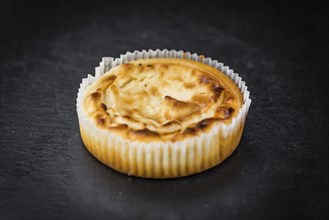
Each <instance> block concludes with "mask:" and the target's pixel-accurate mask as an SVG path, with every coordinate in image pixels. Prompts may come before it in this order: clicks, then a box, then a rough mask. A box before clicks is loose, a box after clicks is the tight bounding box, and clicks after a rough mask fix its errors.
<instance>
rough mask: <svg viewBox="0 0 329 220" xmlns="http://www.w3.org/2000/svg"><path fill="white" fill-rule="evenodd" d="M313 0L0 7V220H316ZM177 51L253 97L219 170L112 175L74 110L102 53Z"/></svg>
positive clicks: (319, 92) (318, 83)
mask: <svg viewBox="0 0 329 220" xmlns="http://www.w3.org/2000/svg"><path fill="white" fill-rule="evenodd" d="M325 8H326V7H325V6H324V4H319V3H315V2H312V3H308V4H302V3H301V2H297V1H296V2H290V3H287V1H279V2H278V1H276V2H266V3H257V4H256V3H254V4H250V3H243V2H232V3H228V2H219V3H218V2H216V4H215V3H211V2H202V1H199V2H192V3H191V2H179V3H175V2H172V1H170V2H167V3H160V2H157V1H154V2H142V1H140V2H133V3H126V2H123V1H116V2H105V1H104V2H102V1H96V2H91V1H90V2H87V1H85V2H84V1H73V2H64V1H63V2H56V1H43V2H39V1H26V2H23V1H1V13H0V16H1V17H0V20H1V21H0V22H1V23H0V24H1V30H0V74H1V78H0V79H1V82H0V83H1V84H0V91H1V93H0V94H1V102H0V119H1V128H0V137H1V140H0V143H1V148H0V149H1V151H0V153H1V154H0V156H1V161H0V162H1V164H0V165H1V166H0V187H1V188H0V218H1V219H72V218H76V219H281V218H284V219H292V218H299V219H326V218H327V217H328V197H329V195H328V133H329V132H328V124H329V123H328V122H329V120H328V103H329V99H328V92H329V91H328V86H329V84H328V74H329V71H328V70H329V68H328V66H329V64H328V60H329V59H328V58H329V57H328V51H329V45H328V44H329V43H328V39H329V36H328V35H329V34H328V30H329V25H328V23H329V22H328V20H329V19H328V13H326V10H325ZM149 48H152V49H156V48H160V49H163V48H169V49H171V48H172V49H182V50H187V51H192V52H197V53H199V54H204V55H206V56H209V57H212V58H214V59H218V60H220V61H222V62H224V63H225V64H226V65H229V66H230V67H231V68H233V69H234V70H235V71H236V72H238V73H240V74H241V75H242V77H243V79H244V80H245V81H246V82H247V85H248V86H249V89H250V91H251V98H252V100H253V103H252V106H251V109H250V112H249V115H248V118H247V123H246V126H245V130H244V134H243V137H242V140H241V143H240V145H239V147H238V148H237V150H236V151H235V152H234V154H233V155H232V156H231V157H230V158H229V159H228V160H226V161H225V162H224V163H223V164H221V165H219V166H217V167H215V168H213V169H211V170H209V171H207V172H204V173H201V174H198V175H194V176H191V177H187V178H181V179H176V180H145V179H140V178H134V177H128V176H126V175H123V174H119V173H117V172H115V171H113V170H111V169H109V168H107V167H105V166H104V165H102V164H101V163H99V162H98V161H97V160H96V159H94V158H93V157H92V156H91V155H90V154H89V153H88V152H87V151H86V150H85V148H84V146H83V144H82V142H81V139H80V136H79V128H78V121H77V116H76V110H75V104H76V103H75V102H76V101H75V99H76V93H77V89H78V87H79V84H80V82H81V79H82V78H83V77H86V75H87V74H89V73H93V72H94V67H95V66H97V65H98V63H99V62H100V60H101V57H103V56H114V57H117V56H119V54H122V53H125V52H126V51H133V50H135V49H139V50H141V49H149Z"/></svg>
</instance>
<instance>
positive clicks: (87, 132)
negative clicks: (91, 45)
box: [77, 49, 251, 178]
mask: <svg viewBox="0 0 329 220" xmlns="http://www.w3.org/2000/svg"><path fill="white" fill-rule="evenodd" d="M147 58H180V59H189V60H194V61H198V62H202V63H205V64H208V65H210V66H212V67H214V68H216V69H218V70H220V71H221V72H223V73H224V74H226V75H227V76H228V77H229V78H231V79H232V81H233V82H234V83H235V84H236V85H237V86H238V88H239V89H240V91H241V93H242V94H243V103H244V104H243V105H242V107H241V109H240V111H239V113H238V115H237V116H236V117H234V118H233V119H232V121H231V123H230V124H224V123H218V125H216V126H213V128H212V129H211V130H210V131H209V132H205V133H202V134H201V135H200V136H195V137H191V138H186V139H184V140H181V141H177V142H149V143H141V142H134V141H131V140H128V139H124V138H123V137H121V136H120V135H116V134H113V133H111V132H109V131H105V130H103V129H100V128H98V127H97V126H96V125H95V124H94V123H93V121H92V120H91V119H90V118H88V117H87V116H86V114H85V113H84V110H83V107H82V100H83V94H84V91H85V89H86V88H87V87H88V86H89V85H90V84H92V83H93V82H94V81H95V80H97V79H98V78H99V77H101V76H102V75H104V74H105V73H106V72H108V71H109V70H110V69H111V68H113V67H116V66H118V65H121V64H123V63H127V62H130V61H133V60H138V59H147ZM95 72H96V73H95V76H92V75H88V77H87V78H84V79H83V80H82V83H81V84H80V89H79V92H78V97H77V113H78V118H79V125H80V132H81V137H82V140H83V142H84V144H85V146H86V148H87V149H88V151H89V152H90V153H91V154H92V155H94V157H96V158H97V159H98V160H100V161H101V162H102V163H104V164H106V165H107V166H109V167H111V168H113V169H115V170H117V171H119V172H122V173H126V174H128V175H133V176H139V177H146V178H176V177H181V176H188V175H191V174H194V173H198V172H201V171H203V170H206V169H209V168H211V167H213V166H216V165H217V164H219V163H221V162H222V161H223V160H224V159H226V158H227V157H228V156H229V155H230V154H231V153H232V152H233V151H234V150H235V148H236V147H237V145H238V144H239V142H240V138H241V135H242V131H243V127H244V123H245V120H246V116H247V113H248V110H249V106H250V104H251V100H250V98H249V95H250V93H249V91H248V88H247V86H246V84H245V82H244V81H242V78H241V77H240V76H239V75H238V74H237V73H234V72H233V70H231V69H230V68H229V67H228V66H224V64H223V63H220V62H218V61H217V60H212V59H211V58H204V57H203V56H199V55H197V54H195V53H190V52H183V51H176V50H167V49H165V50H159V49H157V50H148V51H146V50H142V51H134V52H132V53H131V52H127V53H126V54H124V55H121V56H120V58H116V59H115V58H112V57H104V58H103V59H102V62H100V65H99V66H98V67H96V69H95Z"/></svg>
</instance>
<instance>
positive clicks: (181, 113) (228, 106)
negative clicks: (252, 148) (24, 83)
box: [83, 58, 243, 142]
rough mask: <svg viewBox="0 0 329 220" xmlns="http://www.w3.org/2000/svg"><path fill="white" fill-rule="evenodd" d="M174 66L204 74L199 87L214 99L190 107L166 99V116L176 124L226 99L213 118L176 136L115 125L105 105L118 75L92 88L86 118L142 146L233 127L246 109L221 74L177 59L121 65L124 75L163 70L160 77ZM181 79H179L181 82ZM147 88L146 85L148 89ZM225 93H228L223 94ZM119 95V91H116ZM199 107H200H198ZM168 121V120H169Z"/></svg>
mask: <svg viewBox="0 0 329 220" xmlns="http://www.w3.org/2000/svg"><path fill="white" fill-rule="evenodd" d="M170 65H183V66H187V67H190V68H192V69H193V72H192V74H199V75H200V73H202V74H201V77H200V78H199V83H200V84H203V85H207V86H209V91H211V93H212V96H211V97H210V99H209V98H207V97H206V98H205V97H203V96H202V95H196V96H194V97H193V98H192V100H193V101H194V103H186V102H182V101H179V100H176V99H174V98H172V97H170V96H166V97H165V102H166V104H167V107H168V108H169V109H170V111H168V112H164V114H165V115H166V114H168V118H173V119H175V120H179V121H182V120H185V119H186V118H189V117H191V116H192V115H193V114H194V113H198V112H199V111H200V109H202V108H203V107H204V106H207V105H209V104H211V103H214V102H217V100H218V99H224V101H223V104H222V105H221V106H220V107H218V108H217V110H216V112H215V115H214V117H213V118H206V119H204V120H202V121H200V122H197V123H193V124H191V125H189V126H188V127H186V128H185V130H177V132H174V133H172V134H169V135H168V134H166V133H163V134H159V133H157V132H155V131H150V130H148V129H145V128H144V129H132V128H130V127H128V126H127V125H126V124H113V121H112V120H111V115H110V114H109V113H108V112H109V109H108V107H107V106H106V104H105V103H103V96H104V93H105V92H106V90H107V89H108V88H109V86H110V85H111V84H112V83H113V82H114V81H115V80H116V76H114V75H107V74H106V75H104V76H103V77H101V78H100V79H99V80H98V81H97V82H96V83H94V84H92V85H91V86H90V87H89V88H88V89H87V90H86V91H85V94H84V100H83V107H84V109H85V112H86V114H87V115H88V116H89V117H90V118H92V119H94V123H95V124H96V125H97V126H98V127H99V128H101V129H106V130H109V131H110V132H115V133H118V134H119V135H121V136H123V137H124V138H128V139H130V140H133V141H140V142H152V141H171V142H176V141H180V140H184V139H185V138H189V137H193V136H196V135H197V136H198V135H200V134H202V133H203V132H207V131H209V130H210V129H211V128H212V127H213V126H214V125H215V124H217V123H226V124H229V123H230V122H231V120H232V118H234V117H236V116H237V114H238V112H239V110H240V108H241V106H242V103H243V101H242V94H241V92H240V90H239V89H238V88H237V86H236V85H235V84H234V82H233V81H232V80H231V79H230V78H229V77H227V76H226V75H225V74H223V73H222V72H220V71H219V70H217V69H215V68H213V67H211V66H209V65H206V64H203V63H200V62H196V61H191V60H185V59H174V58H154V59H143V60H137V61H133V62H130V63H126V64H123V65H121V66H120V67H119V68H120V72H123V73H128V72H129V70H131V69H132V68H134V67H137V68H138V71H141V72H142V71H144V70H145V69H148V70H150V69H152V68H153V69H154V68H157V69H158V70H159V69H160V70H161V71H160V74H166V69H167V68H168V66H170ZM179 77H180V76H177V80H180V79H179ZM145 86H146V85H145ZM181 86H184V87H185V88H193V87H195V86H197V85H195V84H193V83H185V84H182V85H181ZM223 91H225V92H224V93H223ZM115 92H118V91H115ZM151 92H152V93H153V95H156V94H157V88H155V87H154V88H151ZM195 103H196V104H195ZM166 117H167V116H166Z"/></svg>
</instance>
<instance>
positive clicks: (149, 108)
mask: <svg viewBox="0 0 329 220" xmlns="http://www.w3.org/2000/svg"><path fill="white" fill-rule="evenodd" d="M240 83H241V78H240ZM85 84H88V85H85V86H84V87H85V88H83V90H82V91H81V90H80V92H79V93H80V97H79V96H78V103H77V104H78V116H79V122H80V131H81V137H82V140H83V142H84V144H85V146H86V148H87V149H88V150H89V151H90V153H91V154H93V155H94V156H95V157H96V158H97V159H98V160H100V161H101V162H103V163H104V164H106V165H108V166H109V167H111V168H113V169H115V170H117V171H119V172H122V173H126V174H129V175H134V176H139V177H147V178H175V177H180V176H187V175H191V174H194V173H198V172H201V171H203V170H206V169H209V168H211V167H213V166H215V165H217V164H219V163H220V162H222V161H223V160H224V159H225V158H227V157H228V156H229V155H230V154H231V153H232V152H233V151H234V149H235V148H236V146H237V145H238V143H239V141H240V137H241V134H242V130H243V126H244V120H245V115H246V112H247V108H246V106H245V102H246V99H245V97H244V95H243V93H244V92H245V91H243V90H240V89H239V88H238V85H237V84H236V83H234V82H233V81H232V79H231V78H229V76H227V75H225V74H224V73H223V72H221V71H220V70H218V69H216V68H214V67H212V66H210V65H208V64H205V63H202V62H197V61H193V60H190V59H184V58H183V59H182V58H170V57H169V58H168V57H165V58H147V59H136V60H132V61H130V62H129V61H128V62H122V64H121V65H118V66H116V67H113V68H111V69H110V70H109V71H105V70H104V74H98V75H97V76H96V77H90V80H89V82H88V83H85ZM249 104H250V103H249ZM243 107H244V108H243ZM248 107H249V106H248Z"/></svg>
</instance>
